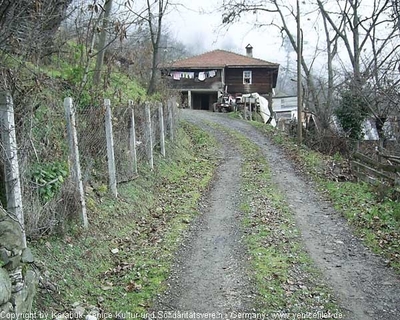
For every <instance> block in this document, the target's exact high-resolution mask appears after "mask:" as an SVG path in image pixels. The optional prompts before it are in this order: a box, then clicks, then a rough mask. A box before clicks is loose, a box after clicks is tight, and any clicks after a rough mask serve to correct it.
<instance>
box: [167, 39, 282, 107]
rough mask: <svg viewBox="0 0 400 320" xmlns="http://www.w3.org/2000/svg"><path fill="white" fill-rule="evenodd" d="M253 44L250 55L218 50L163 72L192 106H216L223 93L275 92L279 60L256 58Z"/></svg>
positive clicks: (235, 95)
mask: <svg viewBox="0 0 400 320" xmlns="http://www.w3.org/2000/svg"><path fill="white" fill-rule="evenodd" d="M252 49H253V47H252V46H251V45H247V47H246V55H241V54H237V53H233V52H229V51H225V50H214V51H210V52H206V53H203V54H201V55H198V56H194V57H191V58H187V59H183V60H179V61H176V62H174V63H172V64H171V65H169V66H164V67H163V68H162V70H161V73H162V76H163V78H164V79H166V80H167V82H168V84H169V86H170V87H171V88H172V89H175V90H177V91H179V92H181V93H182V97H183V101H182V103H183V104H184V105H185V107H188V108H191V109H202V110H212V105H213V103H214V102H216V101H217V99H218V98H219V97H220V96H222V95H229V96H231V97H232V98H233V99H235V98H237V97H240V96H241V95H242V94H245V93H253V92H257V93H258V94H260V95H268V94H271V93H272V89H273V88H275V87H276V81H277V77H278V69H279V64H277V63H271V62H268V61H264V60H261V59H257V58H253V53H252Z"/></svg>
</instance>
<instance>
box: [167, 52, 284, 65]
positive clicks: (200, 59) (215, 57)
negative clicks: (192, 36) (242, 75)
mask: <svg viewBox="0 0 400 320" xmlns="http://www.w3.org/2000/svg"><path fill="white" fill-rule="evenodd" d="M278 66H279V64H277V63H271V62H268V61H265V60H261V59H257V58H252V57H248V56H245V55H241V54H237V53H233V52H230V51H225V50H214V51H210V52H206V53H203V54H200V55H198V56H194V57H191V58H187V59H182V60H178V61H176V62H174V63H172V64H171V65H170V68H171V69H176V68H203V69H204V68H224V67H278Z"/></svg>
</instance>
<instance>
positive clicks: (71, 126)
mask: <svg viewBox="0 0 400 320" xmlns="http://www.w3.org/2000/svg"><path fill="white" fill-rule="evenodd" d="M64 109H65V117H66V119H67V131H68V142H69V150H70V155H71V158H72V159H71V160H70V161H72V166H70V170H71V175H72V179H73V181H74V184H75V187H76V191H77V193H78V195H79V202H80V204H81V219H82V224H83V227H84V228H87V227H88V225H89V223H88V218H87V214H86V201H85V192H84V190H83V182H82V173H81V164H80V159H79V148H78V134H77V132H76V121H75V108H74V105H73V102H72V98H65V99H64Z"/></svg>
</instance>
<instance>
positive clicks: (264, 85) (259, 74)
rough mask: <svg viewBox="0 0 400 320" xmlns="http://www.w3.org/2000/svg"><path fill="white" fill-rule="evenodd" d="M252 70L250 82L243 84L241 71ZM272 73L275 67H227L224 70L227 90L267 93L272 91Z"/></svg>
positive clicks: (232, 92) (232, 91) (231, 91)
mask: <svg viewBox="0 0 400 320" xmlns="http://www.w3.org/2000/svg"><path fill="white" fill-rule="evenodd" d="M244 70H246V71H247V70H248V71H252V84H243V71H244ZM274 73H277V71H276V69H266V68H257V69H251V68H249V69H247V68H246V69H240V68H227V69H226V72H225V82H226V85H227V86H228V92H229V93H231V94H234V93H251V92H258V93H259V94H268V93H270V92H271V91H272V87H273V80H274Z"/></svg>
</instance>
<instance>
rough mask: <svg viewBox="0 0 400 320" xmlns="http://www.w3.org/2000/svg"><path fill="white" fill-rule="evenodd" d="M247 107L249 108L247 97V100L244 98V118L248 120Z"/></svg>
mask: <svg viewBox="0 0 400 320" xmlns="http://www.w3.org/2000/svg"><path fill="white" fill-rule="evenodd" d="M246 109H247V101H246V98H245V100H244V105H243V119H244V120H247V112H246Z"/></svg>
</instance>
